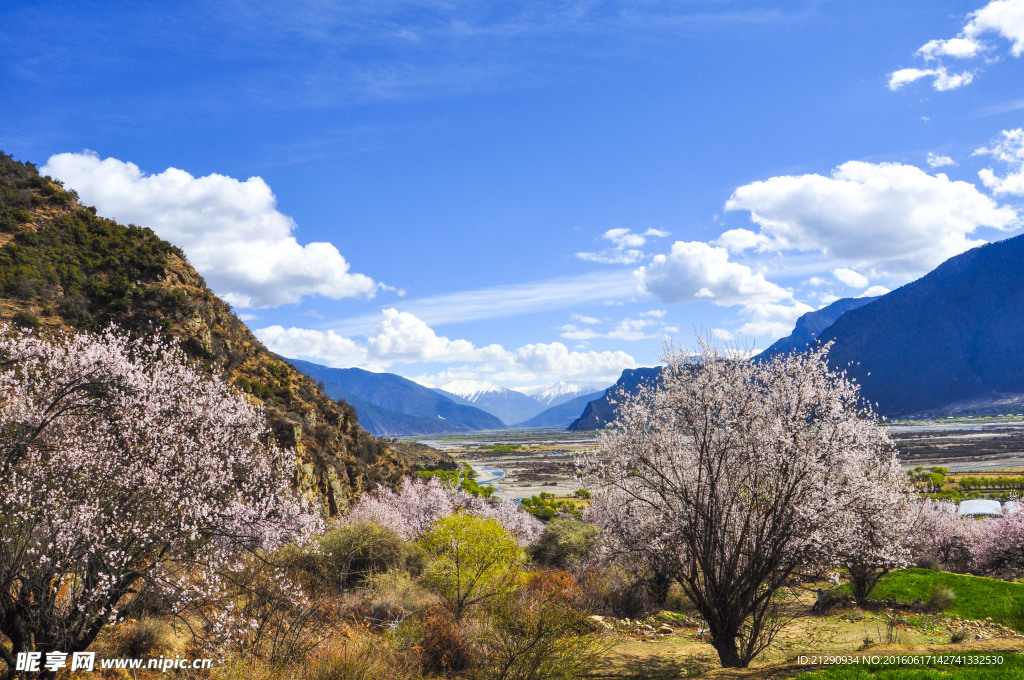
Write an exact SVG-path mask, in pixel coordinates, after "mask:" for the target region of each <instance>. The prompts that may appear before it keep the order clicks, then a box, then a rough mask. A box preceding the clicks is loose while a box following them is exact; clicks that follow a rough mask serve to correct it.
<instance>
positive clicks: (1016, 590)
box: [872, 568, 1024, 632]
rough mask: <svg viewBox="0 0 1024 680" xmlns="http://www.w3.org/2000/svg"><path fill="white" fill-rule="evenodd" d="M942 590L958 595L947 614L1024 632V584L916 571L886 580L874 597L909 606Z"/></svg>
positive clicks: (895, 573)
mask: <svg viewBox="0 0 1024 680" xmlns="http://www.w3.org/2000/svg"><path fill="white" fill-rule="evenodd" d="M939 588H949V589H950V590H952V591H953V592H954V593H955V594H956V599H955V600H954V602H953V604H952V606H951V607H950V608H949V609H947V610H946V611H947V613H949V614H952V615H953V616H958V617H960V618H963V619H973V620H976V621H983V620H985V619H986V618H991V619H992V620H993V621H995V622H996V623H1001V624H1003V625H1004V626H1008V627H1010V628H1013V629H1015V630H1018V631H1022V632H1024V583H1011V582H1008V581H999V580H997V579H991V578H984V577H981V576H969V575H967V574H953V573H950V572H947V571H932V570H930V569H918V568H913V569H904V570H902V571H897V572H893V573H891V574H887V575H886V576H884V577H883V578H882V580H881V581H879V583H878V585H877V586H876V587H875V591H874V593H873V594H872V597H874V598H878V599H882V600H885V599H888V598H894V599H896V600H898V601H900V602H905V603H908V604H910V603H913V602H916V601H917V600H919V599H920V600H922V601H927V600H928V598H929V597H931V595H932V593H934V592H935V591H936V590H938V589H939Z"/></svg>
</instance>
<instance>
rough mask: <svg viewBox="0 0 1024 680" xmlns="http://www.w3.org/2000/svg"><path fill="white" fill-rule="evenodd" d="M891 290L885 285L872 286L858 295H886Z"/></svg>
mask: <svg viewBox="0 0 1024 680" xmlns="http://www.w3.org/2000/svg"><path fill="white" fill-rule="evenodd" d="M888 292H889V289H888V288H886V287H885V286H871V287H870V288H868V289H867V290H866V291H864V292H863V293H861V294H860V295H858V296H857V297H859V298H864V297H878V296H879V295H885V294H886V293H888Z"/></svg>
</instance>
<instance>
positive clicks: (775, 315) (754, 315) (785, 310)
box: [739, 301, 814, 338]
mask: <svg viewBox="0 0 1024 680" xmlns="http://www.w3.org/2000/svg"><path fill="white" fill-rule="evenodd" d="M742 311H743V314H744V315H745V316H746V318H747V322H746V323H745V324H743V325H742V326H740V328H739V332H740V333H742V334H744V335H751V336H754V337H756V338H781V337H782V336H784V335H788V334H789V333H790V332H791V331H792V330H793V325H794V324H795V323H796V320H797V319H799V318H800V317H801V316H802V315H804V314H806V313H807V312H813V311H814V308H813V307H811V306H810V305H806V304H804V303H802V302H797V301H789V302H787V303H772V302H753V303H750V304H747V305H744V306H743V310H742Z"/></svg>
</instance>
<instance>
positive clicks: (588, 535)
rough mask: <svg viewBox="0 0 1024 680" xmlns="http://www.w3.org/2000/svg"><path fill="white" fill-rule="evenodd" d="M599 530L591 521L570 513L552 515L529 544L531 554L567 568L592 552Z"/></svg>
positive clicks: (576, 564)
mask: <svg viewBox="0 0 1024 680" xmlns="http://www.w3.org/2000/svg"><path fill="white" fill-rule="evenodd" d="M599 533H600V531H599V529H598V528H597V527H596V526H594V525H593V524H586V523H584V522H581V521H579V520H578V519H575V518H573V517H567V518H564V519H553V520H552V521H551V522H549V523H548V524H547V526H545V527H544V532H543V533H542V534H541V536H540V539H539V540H538V541H537V543H535V544H534V545H533V546H532V547H531V548H530V555H531V557H533V559H534V560H535V561H537V562H539V563H540V564H545V565H548V566H552V567H561V568H563V569H569V568H572V567H575V566H578V565H580V564H582V563H584V562H586V561H587V560H589V559H590V558H591V557H592V556H593V554H594V548H595V547H596V546H597V538H598V534H599Z"/></svg>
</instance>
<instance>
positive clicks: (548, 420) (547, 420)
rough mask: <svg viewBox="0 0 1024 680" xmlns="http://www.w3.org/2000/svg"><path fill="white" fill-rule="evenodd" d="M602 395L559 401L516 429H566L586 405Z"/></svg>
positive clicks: (602, 393)
mask: <svg viewBox="0 0 1024 680" xmlns="http://www.w3.org/2000/svg"><path fill="white" fill-rule="evenodd" d="M602 395H604V392H591V393H590V394H581V395H579V396H578V397H571V398H569V400H568V401H559V402H557V403H556V404H555V405H554V406H551V407H549V408H547V409H546V410H544V411H541V412H540V413H538V414H537V415H535V416H534V417H532V418H530V419H529V420H527V421H524V422H522V423H519V424H518V427H567V426H568V425H569V424H570V423H572V422H573V421H575V420H576V419H577V418H579V417H580V414H581V413H583V411H584V409H586V407H587V404H589V403H590V402H592V401H594V400H595V399H600V398H601V396H602Z"/></svg>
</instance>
